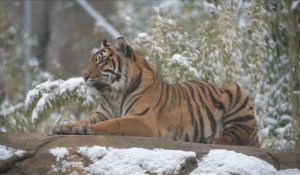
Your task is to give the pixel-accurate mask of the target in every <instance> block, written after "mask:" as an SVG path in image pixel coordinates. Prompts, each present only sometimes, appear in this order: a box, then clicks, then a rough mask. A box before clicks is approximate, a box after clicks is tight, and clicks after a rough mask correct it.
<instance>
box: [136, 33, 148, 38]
mask: <svg viewBox="0 0 300 175" xmlns="http://www.w3.org/2000/svg"><path fill="white" fill-rule="evenodd" d="M147 36H148V34H147V33H138V34H137V37H138V38H146V37H147Z"/></svg>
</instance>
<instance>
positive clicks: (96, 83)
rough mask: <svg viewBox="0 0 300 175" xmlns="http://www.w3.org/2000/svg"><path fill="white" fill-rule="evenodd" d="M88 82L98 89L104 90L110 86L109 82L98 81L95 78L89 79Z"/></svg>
mask: <svg viewBox="0 0 300 175" xmlns="http://www.w3.org/2000/svg"><path fill="white" fill-rule="evenodd" d="M86 82H87V84H88V85H89V86H92V87H94V88H95V89H97V90H98V91H100V90H103V89H107V88H108V87H109V85H108V84H106V83H103V82H101V81H96V80H93V79H88V80H87V81H86Z"/></svg>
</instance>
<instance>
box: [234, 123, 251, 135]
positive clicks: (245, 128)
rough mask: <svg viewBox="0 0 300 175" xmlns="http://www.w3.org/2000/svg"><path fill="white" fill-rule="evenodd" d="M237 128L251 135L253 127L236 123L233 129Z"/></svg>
mask: <svg viewBox="0 0 300 175" xmlns="http://www.w3.org/2000/svg"><path fill="white" fill-rule="evenodd" d="M234 126H236V127H237V128H239V129H241V130H243V131H245V132H247V133H248V134H249V133H250V131H251V127H249V126H246V125H243V124H240V123H235V124H234V125H233V126H232V127H234Z"/></svg>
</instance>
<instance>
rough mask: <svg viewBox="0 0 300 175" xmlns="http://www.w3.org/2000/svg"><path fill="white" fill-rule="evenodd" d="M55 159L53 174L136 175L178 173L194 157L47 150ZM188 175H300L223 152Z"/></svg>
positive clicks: (144, 152)
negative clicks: (75, 155)
mask: <svg viewBox="0 0 300 175" xmlns="http://www.w3.org/2000/svg"><path fill="white" fill-rule="evenodd" d="M69 152H75V153H76V154H79V155H81V156H83V157H85V158H88V159H89V162H90V163H89V164H84V163H83V162H82V161H74V159H72V158H70V157H72V156H70V154H69ZM50 153H51V154H52V155H53V156H55V157H56V165H53V166H52V170H51V171H50V172H49V173H50V174H51V173H53V174H55V173H69V174H73V175H75V174H81V173H84V174H103V175H106V174H107V175H114V174H118V175H133V174H136V175H140V174H178V173H179V170H180V168H181V165H182V164H183V163H185V161H186V159H188V158H196V153H195V152H186V151H179V150H163V149H153V150H149V149H143V148H130V149H117V148H107V147H100V146H93V147H79V148H77V150H71V149H68V148H64V147H57V148H53V149H51V150H50ZM191 174H192V175H202V174H203V175H204V174H205V175H206V174H211V175H217V174H218V175H219V174H220V175H223V174H241V175H242V174H245V175H246V174H247V175H248V174H274V175H275V174H279V175H282V174H291V175H300V170H298V169H289V170H281V171H277V170H276V169H275V168H274V167H273V166H272V165H271V164H269V163H267V162H265V161H263V160H260V159H258V158H256V157H253V156H247V155H244V154H241V153H236V152H234V151H227V150H220V149H216V150H211V151H210V152H209V153H208V154H207V155H206V156H205V157H203V158H202V159H201V160H198V167H197V168H196V169H195V170H193V171H192V172H191Z"/></svg>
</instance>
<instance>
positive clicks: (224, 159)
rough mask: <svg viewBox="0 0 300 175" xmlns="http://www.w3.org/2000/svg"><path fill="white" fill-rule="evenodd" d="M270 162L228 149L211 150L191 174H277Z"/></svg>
mask: <svg viewBox="0 0 300 175" xmlns="http://www.w3.org/2000/svg"><path fill="white" fill-rule="evenodd" d="M276 172H277V171H276V169H275V168H274V167H273V166H272V165H270V164H269V163H267V162H265V161H263V160H260V159H258V158H256V157H253V156H247V155H244V154H241V153H236V152H234V151H227V150H218V149H216V150H211V151H210V152H209V153H208V154H207V155H206V156H205V157H203V158H202V160H201V161H199V163H198V168H196V169H195V170H194V171H193V172H192V173H191V175H198V174H275V173H276Z"/></svg>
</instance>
